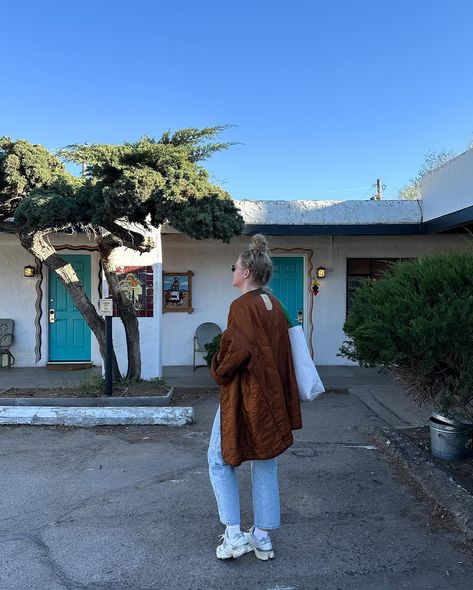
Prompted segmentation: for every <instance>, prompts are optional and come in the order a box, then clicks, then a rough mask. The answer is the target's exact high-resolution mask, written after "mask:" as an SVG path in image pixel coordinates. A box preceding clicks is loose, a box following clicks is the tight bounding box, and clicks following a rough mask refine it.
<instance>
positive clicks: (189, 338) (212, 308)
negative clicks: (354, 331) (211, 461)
mask: <svg viewBox="0 0 473 590" xmlns="http://www.w3.org/2000/svg"><path fill="white" fill-rule="evenodd" d="M268 240H269V241H270V245H271V247H272V248H274V249H292V248H303V249H310V250H312V251H313V255H312V260H311V261H312V265H313V269H314V270H315V269H316V268H317V267H318V266H325V267H326V268H327V269H328V272H327V277H326V279H324V280H323V281H321V286H320V291H319V293H318V295H317V296H316V297H315V298H314V308H313V314H312V321H313V346H314V351H315V354H314V359H315V362H316V363H317V364H319V365H347V364H351V363H350V362H349V361H347V360H346V359H343V358H341V357H337V353H338V350H339V347H340V345H341V344H342V342H343V340H344V339H345V336H344V333H343V323H344V320H345V313H346V260H347V258H398V257H411V256H419V255H422V254H428V253H431V252H436V251H446V250H455V249H459V250H460V249H464V248H465V241H464V239H463V238H462V237H461V236H455V235H435V236H395V237H381V236H353V237H345V236H335V237H331V236H314V237H276V236H268ZM248 241H249V238H248V237H238V238H235V239H233V240H232V241H231V243H230V244H222V243H221V242H216V241H211V240H202V241H198V240H192V239H190V238H188V237H186V236H183V235H180V234H169V235H163V261H164V263H163V270H164V271H170V272H182V271H187V270H192V271H193V272H194V276H193V289H192V290H193V293H192V301H193V307H194V313H192V314H183V313H165V314H164V315H163V319H162V334H163V357H162V358H163V365H191V364H192V351H193V336H194V333H195V329H196V327H197V326H198V325H199V324H201V323H203V322H208V321H211V322H215V323H216V324H218V325H219V326H220V327H221V328H222V329H224V328H225V326H226V320H227V313H228V308H229V305H230V303H231V301H232V300H233V299H234V298H236V297H238V296H239V291H238V290H236V289H234V288H233V287H232V286H231V275H232V273H231V270H230V266H231V264H232V263H233V262H234V261H235V260H236V258H237V257H238V254H239V253H240V251H241V250H242V249H244V247H245V246H246V244H247V243H248ZM274 254H275V255H277V256H285V255H289V253H285V252H284V251H280V250H275V252H274ZM291 254H298V255H301V256H305V257H306V268H307V269H308V268H309V262H310V261H309V259H308V258H309V256H308V255H307V254H306V253H304V252H301V253H298V252H291ZM307 282H308V277H307ZM310 297H312V296H311V295H310V294H308V295H307V296H306V303H305V309H304V312H305V317H304V326H305V329H306V331H307V330H308V329H309V323H310V322H309V319H310V318H309V317H308V315H307V314H308V308H309V299H310Z"/></svg>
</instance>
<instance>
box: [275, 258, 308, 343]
mask: <svg viewBox="0 0 473 590" xmlns="http://www.w3.org/2000/svg"><path fill="white" fill-rule="evenodd" d="M278 250H284V249H283V248H274V249H273V250H271V254H270V256H271V258H273V257H274V258H302V318H303V319H302V322H303V324H302V329H303V331H304V335H305V338H306V340H307V339H308V338H309V337H310V334H311V330H309V323H310V318H309V292H308V287H307V280H308V279H307V268H308V262H307V258H308V255H307V254H306V253H305V252H284V251H281V252H278Z"/></svg>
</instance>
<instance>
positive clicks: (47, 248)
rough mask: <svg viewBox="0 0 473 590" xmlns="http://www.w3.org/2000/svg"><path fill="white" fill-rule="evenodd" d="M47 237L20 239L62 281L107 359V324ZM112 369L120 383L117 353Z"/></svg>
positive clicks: (34, 236)
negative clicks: (47, 240)
mask: <svg viewBox="0 0 473 590" xmlns="http://www.w3.org/2000/svg"><path fill="white" fill-rule="evenodd" d="M45 235H46V234H43V233H42V232H37V233H35V234H34V235H28V234H25V235H24V234H21V233H19V234H18V237H19V239H20V242H21V245H22V246H23V248H25V249H26V250H28V252H31V254H33V255H34V256H36V258H38V259H39V260H41V262H42V263H43V264H45V265H46V266H47V267H48V268H50V269H51V270H53V271H54V272H55V273H56V274H57V276H58V277H59V279H60V280H61V281H62V283H63V284H64V287H65V288H66V290H67V292H68V293H69V295H70V296H71V298H72V301H73V302H74V305H75V306H76V307H77V309H78V310H79V311H80V313H81V314H82V317H83V318H84V320H85V321H86V322H87V325H88V326H89V328H90V329H91V330H92V332H93V333H94V335H95V337H96V338H97V342H98V343H99V347H100V354H101V355H102V358H103V359H105V322H104V320H103V319H102V317H100V316H99V314H98V313H97V311H96V309H95V307H94V305H93V304H92V302H91V301H90V299H89V298H88V297H87V294H86V293H85V291H84V288H83V286H82V284H81V283H80V281H79V279H78V277H77V274H76V273H75V271H74V269H73V268H72V266H71V265H70V264H69V263H68V262H66V261H65V260H64V259H63V258H61V256H60V255H59V254H58V253H57V252H56V250H55V249H54V248H53V246H51V244H49V243H48V242H46V240H45V239H44V236H45ZM112 367H113V380H114V381H120V379H121V375H120V369H119V367H118V363H117V359H116V356H115V353H113V359H112Z"/></svg>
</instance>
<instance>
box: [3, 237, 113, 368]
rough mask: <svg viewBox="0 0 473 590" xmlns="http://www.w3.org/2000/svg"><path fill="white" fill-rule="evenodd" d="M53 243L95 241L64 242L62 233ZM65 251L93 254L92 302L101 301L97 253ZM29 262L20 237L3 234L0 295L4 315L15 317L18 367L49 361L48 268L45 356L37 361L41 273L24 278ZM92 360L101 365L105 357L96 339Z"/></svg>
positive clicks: (44, 300) (45, 271)
mask: <svg viewBox="0 0 473 590" xmlns="http://www.w3.org/2000/svg"><path fill="white" fill-rule="evenodd" d="M52 242H53V243H56V244H59V243H63V244H64V243H67V244H68V245H73V246H79V245H81V244H84V243H86V244H87V245H88V246H91V243H90V242H88V241H87V240H86V239H84V237H83V236H77V235H75V236H66V237H65V239H63V240H62V241H61V237H60V236H53V239H52ZM60 253H64V254H87V255H90V256H91V268H92V273H91V274H92V276H91V297H92V303H94V304H95V305H97V301H98V285H99V277H98V272H96V271H95V269H97V270H98V257H97V253H96V252H90V251H88V250H85V249H84V250H75V249H74V250H67V249H66V250H61V252H60ZM27 264H31V265H32V266H35V263H34V258H33V256H31V255H30V254H28V252H26V250H24V248H22V247H21V245H20V243H19V242H18V239H17V238H16V237H15V236H13V235H9V234H6V233H2V234H0V273H1V276H2V291H1V297H0V317H2V318H11V319H13V320H15V339H14V344H13V347H12V352H13V355H14V356H15V361H16V363H15V366H16V367H34V366H46V364H47V362H48V307H49V306H48V301H49V293H48V269H47V267H45V266H43V275H44V276H43V281H42V284H41V289H42V300H41V308H42V318H41V334H42V335H41V359H40V360H39V361H38V363H36V355H35V346H36V332H35V324H34V322H35V317H36V309H35V305H36V300H37V292H36V285H37V284H38V282H39V275H36V276H35V277H34V278H25V277H23V267H24V266H26V265H27ZM91 361H92V362H93V363H94V364H98V365H100V364H101V362H102V360H101V356H100V352H99V348H98V344H97V342H96V340H95V338H92V342H91Z"/></svg>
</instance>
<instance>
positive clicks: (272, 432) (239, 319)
mask: <svg viewBox="0 0 473 590" xmlns="http://www.w3.org/2000/svg"><path fill="white" fill-rule="evenodd" d="M262 293H265V292H264V291H263V290H262V289H257V290H254V291H249V292H248V293H245V294H244V295H241V296H240V297H238V299H236V300H235V301H234V302H233V303H232V304H231V306H230V312H229V315H228V326H227V329H226V330H225V331H224V332H223V335H222V340H221V343H220V350H219V352H218V353H217V354H216V355H215V356H214V358H213V360H212V366H211V373H212V376H213V377H214V379H215V381H217V383H218V384H219V385H221V392H220V415H221V423H220V425H221V435H222V455H223V459H224V461H225V463H227V464H229V465H233V466H238V465H240V464H241V463H242V462H243V461H249V460H252V459H272V458H273V457H276V456H277V455H280V454H281V453H282V452H283V451H284V450H286V449H287V448H288V447H290V446H291V444H292V443H293V436H292V430H296V429H298V428H302V420H301V406H300V402H299V395H298V389H297V383H296V378H295V375H294V368H293V366H292V358H291V350H290V343H289V335H288V325H287V320H286V316H285V314H284V310H283V309H282V306H281V304H280V303H279V301H278V299H276V298H275V297H273V296H272V295H268V297H269V300H270V301H271V304H272V309H271V310H268V309H267V306H266V305H265V302H264V300H263V298H262V297H261V294H262Z"/></svg>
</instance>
